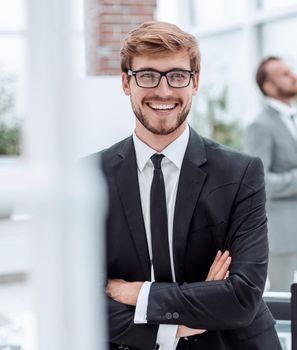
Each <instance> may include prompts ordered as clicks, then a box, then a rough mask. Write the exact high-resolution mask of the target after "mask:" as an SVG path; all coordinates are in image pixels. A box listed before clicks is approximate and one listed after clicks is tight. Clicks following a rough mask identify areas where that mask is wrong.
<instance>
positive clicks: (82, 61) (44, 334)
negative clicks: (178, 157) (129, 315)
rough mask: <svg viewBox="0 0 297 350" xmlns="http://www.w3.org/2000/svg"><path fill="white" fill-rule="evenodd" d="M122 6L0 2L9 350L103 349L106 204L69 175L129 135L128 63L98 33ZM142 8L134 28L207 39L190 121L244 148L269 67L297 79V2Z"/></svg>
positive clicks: (1, 253) (0, 280)
mask: <svg viewBox="0 0 297 350" xmlns="http://www.w3.org/2000/svg"><path fill="white" fill-rule="evenodd" d="M121 3H125V2H124V1H121V0H118V1H114V2H110V1H107V0H106V1H103V0H102V1H101V0H85V2H84V1H83V0H75V1H70V0H65V1H58V0H39V1H34V0H27V1H26V0H10V1H6V0H0V193H1V195H0V348H1V347H3V348H4V346H7V349H8V350H13V349H14V350H16V349H22V350H29V349H30V350H31V349H32V350H35V349H42V350H43V349H53V348H54V349H65V346H66V348H70V346H71V348H72V349H81V348H89V349H98V348H100V349H101V348H102V349H103V348H104V347H103V345H102V347H98V344H99V343H100V341H102V339H104V332H105V328H104V318H103V317H102V315H103V305H102V303H101V301H100V300H101V298H100V297H98V295H97V294H96V295H95V293H94V290H97V286H98V280H99V284H100V283H101V282H100V278H98V276H99V277H102V276H103V270H102V267H100V266H101V265H100V261H101V259H102V254H103V252H101V251H100V249H95V247H100V241H99V240H100V238H98V237H97V236H98V235H97V232H98V227H96V225H95V220H93V219H94V217H96V216H98V212H100V213H101V214H100V215H102V216H103V215H104V193H101V196H100V198H101V202H100V203H98V201H97V200H96V199H95V198H94V197H95V196H93V195H92V184H93V179H91V178H89V177H88V176H89V175H88V174H79V175H78V176H76V175H75V176H74V175H73V174H74V172H73V171H72V170H73V164H74V163H75V162H76V161H77V159H79V158H80V157H82V156H85V155H87V154H90V153H93V152H95V151H97V150H99V149H103V148H105V147H108V146H109V145H111V144H113V143H114V142H116V141H118V140H120V139H122V138H124V137H126V136H127V135H129V134H130V133H131V131H132V130H133V123H134V119H133V115H132V114H131V111H130V104H129V99H127V97H125V96H124V95H123V93H122V91H121V82H120V76H119V70H118V66H117V65H118V60H117V59H109V55H110V54H113V52H112V50H111V48H110V47H109V46H108V45H107V44H106V43H105V44H104V43H101V42H100V40H101V39H100V40H99V37H100V28H101V27H100V25H99V23H97V21H99V20H100V18H102V17H100V11H101V12H102V11H103V10H102V9H103V8H107V7H108V6H112V7H113V9H114V10H116V8H117V7H118V9H119V8H120V6H121ZM132 3H133V2H132V1H131V4H132ZM140 3H141V4H142V5H143V4H144V7H145V6H146V7H147V8H146V9H145V11H146V12H145V11H144V13H142V14H141V16H142V17H141V16H140V15H139V18H138V21H141V19H142V18H144V19H153V18H155V19H158V20H163V21H169V22H173V23H176V24H177V25H179V26H180V27H181V28H183V29H184V30H186V31H189V32H191V33H192V34H194V35H196V36H197V38H198V40H199V45H200V49H201V52H202V70H201V82H200V92H199V93H198V95H197V96H196V97H195V98H194V100H193V109H192V112H191V115H190V118H189V120H190V123H191V125H192V126H193V127H194V128H196V129H197V130H198V131H199V132H200V133H201V134H203V135H205V136H209V137H213V138H216V139H217V140H219V141H220V142H223V143H226V144H228V145H230V146H232V147H235V148H238V149H240V148H241V136H242V132H243V130H244V128H245V127H246V125H247V124H248V123H250V122H251V121H252V119H253V118H254V117H255V115H256V114H257V112H258V111H259V109H260V108H261V105H262V97H261V95H260V93H259V91H258V89H257V87H256V85H255V81H254V76H255V68H256V67H257V64H258V62H259V60H260V59H261V58H262V57H264V56H267V55H277V56H281V57H283V58H284V59H285V60H286V62H288V64H289V65H290V66H291V67H292V68H293V70H294V71H295V72H296V70H297V46H296V32H297V0H282V1H278V0H236V1H234V0H233V1H232V0H208V1H207V2H206V1H201V0H183V1H181V0H172V1H170V2H169V0H158V1H152V0H151V1H149V0H146V1H141V2H140V1H136V0H135V1H134V5H133V6H134V7H137V6H138V5H139V6H140V5H141V4H140ZM139 6H138V7H139ZM138 11H142V10H141V9H140V8H138ZM101 15H102V13H101ZM107 15H108V14H107ZM122 16H123V15H122ZM107 17H108V16H107ZM115 18H116V16H114V18H112V16H110V15H109V19H108V20H109V22H110V21H112V20H114V21H115V23H114V28H117V29H115V30H114V34H115V35H118V34H119V32H121V30H122V28H126V29H127V28H128V27H127V23H122V27H121V26H119V23H118V22H119V19H118V18H117V19H115ZM105 19H106V18H105ZM110 24H111V25H112V23H109V25H110ZM134 24H135V25H136V24H137V19H135V21H132V22H131V23H130V25H134ZM107 25H108V24H107ZM102 37H103V36H102ZM119 37H120V36H119ZM107 42H108V39H107ZM94 43H95V44H94ZM114 44H115V47H117V46H116V40H115V43H114ZM100 60H102V62H105V63H106V61H107V62H108V63H109V64H110V66H104V63H102V65H101V66H100V64H98V62H99V61H100ZM86 177H87V179H88V180H89V181H87V185H86ZM86 187H87V188H86ZM98 191H100V189H98ZM94 208H96V209H97V211H96V210H95V209H94ZM86 237H88V238H89V239H87V240H86ZM92 263H93V264H92ZM97 265H98V266H97ZM275 292H277V291H275ZM65 324H66V325H67V326H66V327H65ZM98 330H99V331H98ZM70 339H71V340H70ZM86 339H88V340H86ZM284 339H285V340H284V343H283V346H284V349H285V347H286V346H287V349H289V346H290V344H289V340H288V339H289V337H287V338H286V335H284ZM286 339H287V340H286ZM286 341H287V343H286ZM18 346H19V348H18Z"/></svg>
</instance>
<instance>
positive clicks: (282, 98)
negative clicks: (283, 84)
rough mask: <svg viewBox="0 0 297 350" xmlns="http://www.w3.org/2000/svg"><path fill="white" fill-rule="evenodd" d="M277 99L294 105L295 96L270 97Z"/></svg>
mask: <svg viewBox="0 0 297 350" xmlns="http://www.w3.org/2000/svg"><path fill="white" fill-rule="evenodd" d="M270 98H272V99H274V100H276V101H279V102H282V103H284V104H286V105H288V106H289V107H291V106H292V104H293V98H286V97H270Z"/></svg>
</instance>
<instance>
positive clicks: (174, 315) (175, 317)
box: [172, 312, 179, 320]
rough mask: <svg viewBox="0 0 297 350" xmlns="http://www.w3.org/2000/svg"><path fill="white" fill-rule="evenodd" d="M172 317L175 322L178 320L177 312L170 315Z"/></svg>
mask: <svg viewBox="0 0 297 350" xmlns="http://www.w3.org/2000/svg"><path fill="white" fill-rule="evenodd" d="M172 317H173V318H174V319H175V320H177V319H178V318H179V313H178V312H174V313H173V314H172Z"/></svg>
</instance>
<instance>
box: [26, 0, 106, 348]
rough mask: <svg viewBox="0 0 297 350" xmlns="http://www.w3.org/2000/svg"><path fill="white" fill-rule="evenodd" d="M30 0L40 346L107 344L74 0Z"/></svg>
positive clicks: (29, 141)
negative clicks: (84, 155) (81, 150)
mask: <svg viewBox="0 0 297 350" xmlns="http://www.w3.org/2000/svg"><path fill="white" fill-rule="evenodd" d="M75 1H76V0H75ZM27 6H28V72H29V73H28V117H27V120H26V125H25V133H24V157H23V158H24V162H25V163H26V164H28V166H27V168H26V169H27V172H26V174H27V175H26V177H25V179H26V181H27V183H26V186H27V191H28V193H27V195H28V203H29V202H30V203H31V211H32V221H33V225H32V226H33V234H34V245H35V253H34V258H35V266H34V270H33V274H32V276H33V282H34V285H35V291H36V321H37V322H36V324H37V337H38V339H37V340H38V346H37V348H38V350H53V349H55V350H65V349H71V350H76V349H77V350H79V349H80V350H81V349H88V350H98V349H100V350H101V349H104V343H103V341H104V338H105V326H104V312H103V307H102V287H103V269H102V266H101V265H100V263H101V262H102V260H103V259H102V256H103V254H102V251H101V250H102V249H103V248H102V247H103V246H104V245H103V244H102V243H101V242H100V239H99V238H101V237H103V236H104V235H103V232H102V228H101V226H100V221H99V219H100V217H101V215H102V216H103V211H102V209H101V207H100V203H98V195H97V194H98V192H99V191H100V189H97V190H96V189H95V187H93V182H92V179H91V180H90V179H89V178H88V180H86V177H84V179H83V177H82V176H78V174H77V172H76V171H74V163H75V156H76V154H77V144H78V142H79V138H78V136H79V131H78V130H76V125H75V123H74V120H75V118H73V116H74V111H75V108H76V101H77V100H78V98H79V96H76V93H75V84H76V82H75V80H74V78H73V75H74V74H73V73H74V72H73V71H72V68H73V59H74V52H73V50H72V40H73V27H72V6H73V0H63V1H61V0H28V3H27ZM82 117H83V116H82ZM88 176H91V174H89V175H88ZM98 182H99V180H98V179H96V183H97V184H98ZM91 194H92V196H91ZM97 221H98V223H99V224H96V222H97ZM100 317H101V319H100Z"/></svg>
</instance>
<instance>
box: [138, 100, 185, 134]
mask: <svg viewBox="0 0 297 350" xmlns="http://www.w3.org/2000/svg"><path fill="white" fill-rule="evenodd" d="M131 106H132V109H133V112H134V114H135V116H136V118H137V119H138V120H139V122H140V123H141V124H142V125H143V126H144V127H145V128H146V129H147V130H148V131H150V132H151V133H153V134H155V135H169V134H171V133H172V132H174V131H175V130H176V129H178V128H179V127H180V126H181V125H182V124H183V123H184V121H185V120H186V119H187V116H188V114H189V112H190V109H191V103H190V104H189V106H186V108H185V109H184V110H182V111H180V113H179V114H178V115H177V118H176V123H175V125H173V126H172V127H170V128H168V127H167V128H166V127H162V126H161V127H159V128H155V127H154V126H153V125H151V123H150V121H149V119H148V118H147V117H146V116H145V114H144V113H142V111H141V109H140V108H137V107H136V106H135V105H134V103H133V101H132V99H131Z"/></svg>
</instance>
